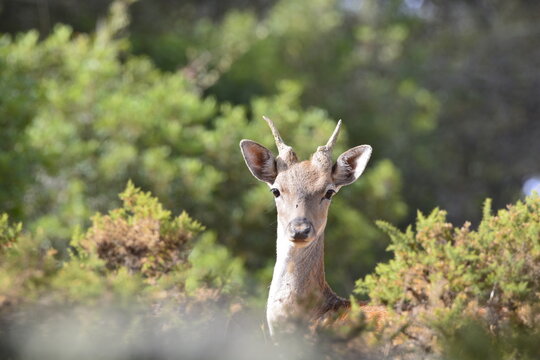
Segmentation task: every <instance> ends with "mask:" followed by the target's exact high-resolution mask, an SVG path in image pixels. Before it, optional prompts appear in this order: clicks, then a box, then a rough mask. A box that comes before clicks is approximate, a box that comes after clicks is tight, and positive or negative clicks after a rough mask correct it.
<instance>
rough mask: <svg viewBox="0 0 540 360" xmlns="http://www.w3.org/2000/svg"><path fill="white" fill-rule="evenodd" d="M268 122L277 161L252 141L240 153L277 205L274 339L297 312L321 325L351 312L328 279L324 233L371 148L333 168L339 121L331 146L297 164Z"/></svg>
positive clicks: (271, 304)
mask: <svg viewBox="0 0 540 360" xmlns="http://www.w3.org/2000/svg"><path fill="white" fill-rule="evenodd" d="M263 118H264V120H266V122H267V123H268V125H269V126H270V129H271V130H272V134H273V135H274V139H275V142H276V145H277V148H278V150H279V155H278V156H277V157H275V156H274V155H273V154H272V152H271V151H270V150H268V149H266V148H265V147H264V146H262V145H260V144H258V143H256V142H254V141H251V140H242V141H241V142H240V148H241V150H242V154H243V156H244V160H245V161H246V164H247V166H248V168H249V170H250V171H251V173H252V174H253V176H255V177H256V178H257V179H258V180H261V181H264V182H266V183H267V184H268V185H269V186H270V190H271V192H272V193H273V194H274V196H275V201H276V207H277V220H278V221H277V223H278V225H277V259H276V265H275V267H274V273H273V277H272V284H271V285H270V293H269V296H268V303H267V308H266V318H267V322H268V327H269V329H270V334H271V335H272V336H274V335H275V333H276V329H277V328H278V327H279V324H280V323H283V322H285V321H286V320H287V319H288V318H290V317H291V316H294V313H296V314H302V315H303V316H307V317H308V318H309V319H310V320H312V321H314V322H315V323H316V322H319V321H322V320H324V319H326V318H328V317H329V315H332V314H333V313H335V312H337V311H343V310H344V309H345V310H347V309H349V308H350V302H349V301H348V300H346V299H343V298H341V297H339V296H337V295H336V294H335V293H334V292H333V291H332V289H331V288H330V286H329V285H328V283H327V282H326V279H325V275H324V228H325V226H326V219H327V215H328V207H329V206H330V200H331V199H332V197H333V196H334V195H335V194H336V193H337V192H338V191H339V189H340V188H341V187H342V186H345V185H349V184H351V183H353V182H354V181H356V179H358V177H360V175H361V174H362V172H363V171H364V168H365V167H366V164H367V162H368V160H369V158H370V156H371V151H372V149H371V146H369V145H360V146H356V147H353V148H352V149H349V150H347V151H346V152H344V153H343V154H341V155H340V156H339V157H338V159H337V161H336V163H335V164H333V163H332V147H333V146H334V144H335V142H336V139H337V136H338V133H339V129H340V126H341V120H340V121H339V122H338V124H337V126H336V129H335V130H334V133H333V134H332V136H331V137H330V139H329V140H328V143H327V144H326V145H324V146H319V147H318V148H317V151H316V152H315V153H314V154H313V155H312V156H311V159H310V160H306V161H298V158H297V156H296V154H295V153H294V151H293V149H292V148H291V147H290V146H287V145H286V144H285V143H284V142H283V140H282V138H281V136H280V135H279V132H278V131H277V129H276V127H275V126H274V123H273V122H272V121H271V120H270V119H268V118H267V117H263ZM308 303H309V306H308V307H309V309H306V306H305V305H306V304H308ZM302 305H304V306H302ZM365 311H366V314H367V317H368V318H370V315H371V314H374V313H378V312H380V311H381V310H380V309H378V308H377V307H365ZM377 316H378V315H377Z"/></svg>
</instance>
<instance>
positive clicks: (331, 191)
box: [324, 189, 336, 200]
mask: <svg viewBox="0 0 540 360" xmlns="http://www.w3.org/2000/svg"><path fill="white" fill-rule="evenodd" d="M335 193H336V192H335V190H332V189H330V190H328V191H327V192H326V194H324V198H325V199H328V200H330V199H331V198H332V196H334V194H335Z"/></svg>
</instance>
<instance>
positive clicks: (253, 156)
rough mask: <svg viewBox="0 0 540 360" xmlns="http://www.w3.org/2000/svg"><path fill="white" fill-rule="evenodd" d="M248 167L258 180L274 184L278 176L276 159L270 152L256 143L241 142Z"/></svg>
mask: <svg viewBox="0 0 540 360" xmlns="http://www.w3.org/2000/svg"><path fill="white" fill-rule="evenodd" d="M240 149H241V150H242V155H243V156H244V160H245V161H246V165H247V167H248V169H249V171H251V173H252V174H253V176H255V177H256V178H257V179H259V180H261V181H264V182H267V183H268V184H270V185H271V184H273V183H274V180H276V176H277V167H276V158H275V157H274V155H273V154H272V152H271V151H270V150H268V149H267V148H265V147H264V146H262V145H260V144H257V143H256V142H255V141H251V140H242V141H240Z"/></svg>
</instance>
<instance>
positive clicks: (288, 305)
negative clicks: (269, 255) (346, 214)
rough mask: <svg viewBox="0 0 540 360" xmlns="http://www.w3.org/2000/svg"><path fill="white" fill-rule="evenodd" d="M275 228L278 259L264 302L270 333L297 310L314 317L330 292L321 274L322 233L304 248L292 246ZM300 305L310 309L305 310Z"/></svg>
mask: <svg viewBox="0 0 540 360" xmlns="http://www.w3.org/2000/svg"><path fill="white" fill-rule="evenodd" d="M282 230H283V229H281V227H280V226H279V225H278V238H277V258H276V265H275V266H274V273H273V276H272V284H271V285H270V292H269V296H268V303H267V320H268V325H269V327H270V332H271V333H272V332H273V328H274V326H275V325H276V323H277V322H278V321H279V320H281V319H283V318H286V317H288V316H290V315H291V313H294V312H295V311H297V310H299V311H301V314H302V316H305V315H308V316H309V317H313V318H314V317H317V316H318V315H319V314H318V313H320V310H321V309H323V308H324V307H325V304H327V303H328V301H329V299H328V297H329V296H332V295H333V292H332V291H331V290H329V287H328V285H327V283H326V279H325V275H324V234H323V233H321V235H320V236H319V237H318V238H317V239H315V240H314V241H313V242H312V243H311V244H309V245H308V246H306V247H303V248H297V247H294V246H292V245H293V244H292V243H291V242H290V241H289V239H288V238H287V236H286V235H285V231H282ZM302 305H306V306H305V307H309V308H310V311H304V310H301V309H302Z"/></svg>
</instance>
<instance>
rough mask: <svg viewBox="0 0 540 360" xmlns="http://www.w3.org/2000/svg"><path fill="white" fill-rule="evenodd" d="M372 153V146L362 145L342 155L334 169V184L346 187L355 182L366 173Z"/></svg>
mask: <svg viewBox="0 0 540 360" xmlns="http://www.w3.org/2000/svg"><path fill="white" fill-rule="evenodd" d="M371 152H372V149H371V146H369V145H360V146H356V147H353V148H352V149H349V150H347V151H345V152H344V153H343V154H341V155H340V156H339V157H338V159H337V160H336V163H335V164H334V166H333V167H332V179H333V180H334V184H335V185H336V186H344V185H349V184H352V183H353V182H355V181H356V179H358V178H359V177H360V175H362V173H363V172H364V169H365V168H366V165H367V163H368V161H369V158H370V157H371Z"/></svg>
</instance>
